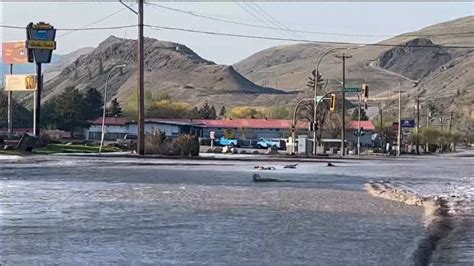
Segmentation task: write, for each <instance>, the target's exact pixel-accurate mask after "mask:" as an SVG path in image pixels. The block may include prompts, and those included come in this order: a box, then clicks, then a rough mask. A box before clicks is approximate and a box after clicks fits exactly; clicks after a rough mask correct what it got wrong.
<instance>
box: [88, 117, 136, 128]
mask: <svg viewBox="0 0 474 266" xmlns="http://www.w3.org/2000/svg"><path fill="white" fill-rule="evenodd" d="M104 122H105V125H107V126H125V125H126V124H127V123H128V122H129V121H128V119H127V118H125V117H106V118H105V121H104ZM89 123H90V124H91V125H102V117H99V118H97V119H95V120H89Z"/></svg>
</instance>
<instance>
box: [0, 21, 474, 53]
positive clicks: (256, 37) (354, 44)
mask: <svg viewBox="0 0 474 266" xmlns="http://www.w3.org/2000/svg"><path fill="white" fill-rule="evenodd" d="M137 26H138V25H123V26H114V27H94V28H58V29H57V30H58V31H62V30H64V31H71V30H77V31H92V30H115V29H125V28H132V27H137ZM144 26H146V27H148V28H151V29H154V30H160V29H163V30H174V31H183V32H191V33H200V34H207V35H216V36H228V37H238V38H248V39H261V40H274V41H289V42H301V43H314V44H328V45H344V46H351V47H362V46H379V47H406V45H405V44H390V43H351V42H334V41H316V40H309V39H297V38H280V37H271V36H258V35H247V34H237V33H226V32H213V31H204V30H195V29H187V28H178V27H169V26H158V25H144ZM0 28H7V29H21V30H25V28H26V27H20V26H11V25H0ZM410 47H417V48H438V47H442V48H450V49H474V46H467V45H462V46H456V45H437V44H436V45H421V44H420V45H410Z"/></svg>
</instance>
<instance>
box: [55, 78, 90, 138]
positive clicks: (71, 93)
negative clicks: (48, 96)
mask: <svg viewBox="0 0 474 266" xmlns="http://www.w3.org/2000/svg"><path fill="white" fill-rule="evenodd" d="M84 105H85V103H84V97H83V95H82V93H81V92H80V91H79V90H77V89H75V88H74V87H67V88H66V89H65V90H64V92H63V93H61V94H60V95H58V97H57V98H56V114H57V123H58V124H57V126H58V127H59V128H60V129H63V130H69V132H71V138H72V137H74V131H75V130H76V128H79V127H85V126H88V123H87V121H86V118H85V114H84Z"/></svg>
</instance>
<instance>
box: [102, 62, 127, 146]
mask: <svg viewBox="0 0 474 266" xmlns="http://www.w3.org/2000/svg"><path fill="white" fill-rule="evenodd" d="M119 67H125V64H122V65H116V66H113V67H112V68H111V69H110V70H109V74H108V75H107V79H106V80H105V87H104V107H102V130H101V131H102V133H101V136H100V147H99V154H100V153H101V152H102V146H103V145H104V137H105V109H106V107H107V86H108V84H109V78H110V75H111V74H112V71H113V70H114V69H115V68H119Z"/></svg>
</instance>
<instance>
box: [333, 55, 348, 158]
mask: <svg viewBox="0 0 474 266" xmlns="http://www.w3.org/2000/svg"><path fill="white" fill-rule="evenodd" d="M336 57H337V58H342V90H341V91H342V97H341V98H342V108H341V111H342V119H341V120H342V127H341V128H342V129H341V156H344V155H346V151H345V149H346V147H345V140H346V93H345V92H344V88H345V87H346V58H352V56H350V55H346V53H342V56H338V55H336Z"/></svg>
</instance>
